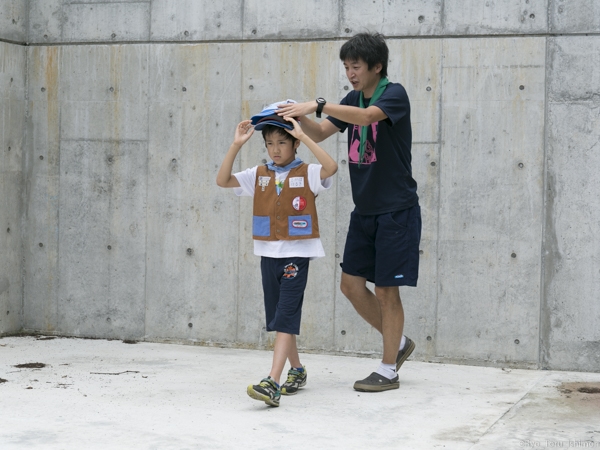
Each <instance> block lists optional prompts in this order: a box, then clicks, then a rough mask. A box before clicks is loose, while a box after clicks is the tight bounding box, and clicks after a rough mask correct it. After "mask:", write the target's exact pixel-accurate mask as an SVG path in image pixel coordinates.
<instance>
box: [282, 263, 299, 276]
mask: <svg viewBox="0 0 600 450" xmlns="http://www.w3.org/2000/svg"><path fill="white" fill-rule="evenodd" d="M296 275H298V266H297V265H296V264H294V263H289V264H286V265H285V267H284V268H283V278H294V277H295V276H296Z"/></svg>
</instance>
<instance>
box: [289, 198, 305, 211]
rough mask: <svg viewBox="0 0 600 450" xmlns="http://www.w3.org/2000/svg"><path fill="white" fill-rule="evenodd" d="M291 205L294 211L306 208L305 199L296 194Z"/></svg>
mask: <svg viewBox="0 0 600 450" xmlns="http://www.w3.org/2000/svg"><path fill="white" fill-rule="evenodd" d="M292 206H293V207H294V209H295V210H296V211H303V210H304V208H306V199H305V198H304V197H300V196H298V197H296V198H294V200H292Z"/></svg>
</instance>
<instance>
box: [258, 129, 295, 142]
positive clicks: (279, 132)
mask: <svg viewBox="0 0 600 450" xmlns="http://www.w3.org/2000/svg"><path fill="white" fill-rule="evenodd" d="M261 131H262V136H263V139H264V140H265V141H266V140H267V136H269V135H270V134H273V133H275V134H276V135H278V136H285V138H286V140H288V139H289V140H291V141H292V144H295V143H296V141H297V140H298V139H297V138H295V137H294V136H292V135H291V134H290V133H288V132H287V131H285V128H282V127H278V126H277V125H265V127H264V128H263V129H262V130H261Z"/></svg>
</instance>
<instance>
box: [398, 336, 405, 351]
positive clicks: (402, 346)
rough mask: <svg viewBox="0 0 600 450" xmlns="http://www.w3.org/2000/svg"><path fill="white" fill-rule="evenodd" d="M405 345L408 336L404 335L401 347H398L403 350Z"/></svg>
mask: <svg viewBox="0 0 600 450" xmlns="http://www.w3.org/2000/svg"><path fill="white" fill-rule="evenodd" d="M405 345H406V336H404V335H402V339H401V340H400V348H399V349H398V351H400V350H402V349H403V348H404V346H405Z"/></svg>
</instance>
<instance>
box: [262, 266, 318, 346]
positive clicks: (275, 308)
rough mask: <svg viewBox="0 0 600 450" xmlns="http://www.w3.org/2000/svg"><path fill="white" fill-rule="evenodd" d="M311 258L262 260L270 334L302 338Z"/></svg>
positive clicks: (266, 314)
mask: <svg viewBox="0 0 600 450" xmlns="http://www.w3.org/2000/svg"><path fill="white" fill-rule="evenodd" d="M308 262H309V258H298V257H294V258H268V257H266V256H263V257H262V258H261V260H260V270H261V273H262V284H263V292H264V296H265V316H266V319H267V331H281V332H282V333H288V334H300V319H301V317H302V302H303V300H304V289H305V288H306V281H307V280H308Z"/></svg>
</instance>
